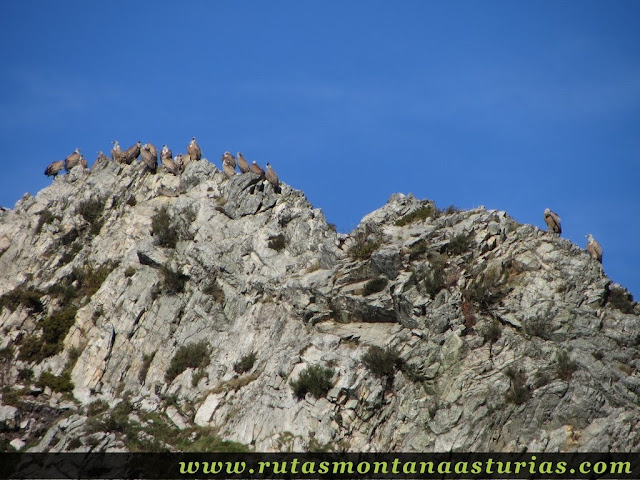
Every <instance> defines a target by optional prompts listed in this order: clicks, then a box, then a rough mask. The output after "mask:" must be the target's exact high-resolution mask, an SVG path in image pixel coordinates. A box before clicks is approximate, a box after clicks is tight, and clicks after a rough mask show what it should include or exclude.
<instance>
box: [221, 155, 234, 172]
mask: <svg viewBox="0 0 640 480" xmlns="http://www.w3.org/2000/svg"><path fill="white" fill-rule="evenodd" d="M225 163H226V164H227V165H229V166H230V167H231V168H233V171H234V172H235V170H236V159H235V157H234V156H233V155H231V154H230V153H229V152H224V153H223V154H222V165H223V166H224V164H225Z"/></svg>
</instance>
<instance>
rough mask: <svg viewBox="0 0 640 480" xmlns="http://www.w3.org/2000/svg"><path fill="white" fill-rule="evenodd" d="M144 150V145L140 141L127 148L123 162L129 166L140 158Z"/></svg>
mask: <svg viewBox="0 0 640 480" xmlns="http://www.w3.org/2000/svg"><path fill="white" fill-rule="evenodd" d="M141 149H142V143H141V142H140V140H138V143H136V144H135V145H132V146H130V147H129V148H127V151H126V152H124V154H123V155H122V162H123V163H126V164H127V165H131V163H132V162H133V161H134V160H136V159H137V158H138V157H139V156H140V150H141Z"/></svg>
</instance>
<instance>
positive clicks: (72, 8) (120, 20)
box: [0, 0, 640, 298]
mask: <svg viewBox="0 0 640 480" xmlns="http://www.w3.org/2000/svg"><path fill="white" fill-rule="evenodd" d="M639 18H640V2H637V1H616V2H590V1H549V2H544V1H536V2H525V1H521V2H513V1H492V2H490V1H486V2H478V1H470V2H466V1H446V2H444V1H443V2H435V1H432V2H430V1H403V2H391V1H386V2H382V1H374V0H362V1H355V0H350V1H348V2H342V1H322V2H320V1H311V0H309V1H302V2H301V1H294V0H291V1H270V2H258V1H252V2H248V1H188V2H168V1H154V2H129V1H109V2H87V1H83V2H77V1H65V2H51V1H39V2H34V1H22V0H21V1H20V2H9V1H4V2H0V65H2V67H1V68H2V72H1V73H2V75H0V111H1V112H2V115H0V146H1V147H2V151H3V154H4V155H3V160H2V163H3V169H4V175H3V176H2V177H1V178H0V205H4V206H13V204H14V203H15V202H16V201H17V200H18V199H19V198H20V197H21V196H22V195H23V194H24V193H25V192H27V191H28V192H30V193H32V194H35V193H36V192H37V191H38V190H40V189H41V188H43V187H44V186H46V185H48V184H49V183H50V182H51V180H50V179H47V178H46V177H45V176H44V175H43V174H42V172H43V171H44V168H45V167H46V165H47V164H49V163H50V162H52V161H55V160H58V159H62V158H64V157H65V156H66V155H67V154H68V153H70V152H71V151H73V150H74V149H75V148H76V147H80V148H82V149H83V151H84V153H85V155H86V156H87V157H88V159H89V160H90V161H93V160H94V159H95V157H96V152H97V151H98V150H103V151H105V152H108V151H109V150H110V146H111V145H110V143H109V142H110V141H111V140H113V139H118V140H119V141H120V143H121V144H122V145H123V146H125V147H126V146H128V145H130V144H132V143H134V142H136V141H137V140H142V141H143V142H152V143H154V144H156V145H157V146H161V145H162V144H163V143H166V144H168V145H169V147H170V148H172V150H173V151H174V153H178V152H181V151H185V149H186V148H185V147H186V145H187V143H188V141H189V139H190V138H191V137H192V136H194V135H195V136H196V137H197V138H198V143H199V144H200V146H201V147H202V150H203V154H204V156H205V157H207V158H209V159H210V160H212V161H214V163H216V164H218V165H220V156H221V154H222V153H223V152H224V151H225V150H229V151H231V152H233V153H235V152H237V151H242V152H243V153H244V154H245V157H247V158H248V159H249V161H251V160H256V161H258V162H259V163H261V164H263V165H264V163H266V162H270V163H271V164H272V165H273V167H274V168H275V169H276V171H277V172H278V173H279V175H280V178H281V179H282V180H283V181H285V182H287V183H289V184H290V185H292V186H294V187H295V188H298V189H301V190H303V191H304V192H305V193H306V194H307V196H308V197H309V199H310V200H311V201H312V202H313V204H314V205H315V206H317V207H320V208H322V209H323V210H324V212H325V214H326V216H327V219H328V221H330V222H333V223H335V224H337V226H338V229H339V230H340V231H350V230H351V229H352V228H354V227H355V226H356V225H357V224H358V222H359V220H360V218H361V217H362V216H363V215H365V214H366V213H368V212H370V211H372V210H374V209H375V208H377V207H379V206H381V205H382V204H384V202H385V201H386V199H387V198H388V197H389V195H390V194H392V193H394V192H404V193H409V192H411V193H413V194H415V195H416V196H417V197H421V198H429V199H433V200H435V201H436V203H437V204H438V205H440V206H442V207H446V206H448V205H450V204H454V205H456V206H458V207H461V208H472V207H475V206H478V205H485V206H486V207H487V208H496V209H501V210H506V211H507V212H508V213H509V214H510V215H512V216H513V217H514V218H515V219H516V220H518V221H520V222H523V223H531V224H533V225H537V226H539V227H544V221H543V218H542V212H543V210H544V208H545V207H549V208H551V209H552V210H554V211H556V212H557V213H558V214H559V215H560V216H561V217H562V219H563V228H564V231H565V233H564V235H563V236H565V237H567V238H570V239H571V240H572V241H574V242H575V243H577V244H578V245H580V246H584V245H585V243H586V239H585V237H584V236H585V235H586V234H587V233H592V234H593V235H594V236H595V238H596V239H597V240H598V241H599V242H600V243H601V244H602V246H603V248H604V268H605V271H606V272H607V274H608V275H609V276H610V277H611V278H612V279H613V280H614V281H616V282H620V283H622V284H623V285H625V286H627V287H628V288H629V289H630V290H631V291H632V293H634V294H635V296H636V298H638V297H640V274H639V273H638V272H640V250H639V249H638V244H639V242H638V240H637V239H638V236H639V235H640V222H639V219H640V215H639V214H638V212H639V211H640V188H639V187H640V185H639V184H640V29H639V28H638V27H637V21H638V19H639Z"/></svg>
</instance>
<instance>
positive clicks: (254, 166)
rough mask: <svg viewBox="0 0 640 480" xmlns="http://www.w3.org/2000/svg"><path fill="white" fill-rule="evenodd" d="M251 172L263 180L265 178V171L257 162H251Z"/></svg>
mask: <svg viewBox="0 0 640 480" xmlns="http://www.w3.org/2000/svg"><path fill="white" fill-rule="evenodd" d="M249 170H251V172H252V173H257V174H258V175H260V176H261V177H262V178H264V170H263V169H262V167H261V166H260V165H258V164H257V163H256V161H255V160H254V161H253V162H251V167H249Z"/></svg>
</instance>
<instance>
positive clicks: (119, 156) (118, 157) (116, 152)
mask: <svg viewBox="0 0 640 480" xmlns="http://www.w3.org/2000/svg"><path fill="white" fill-rule="evenodd" d="M111 143H113V148H112V149H111V158H113V161H114V162H118V163H122V162H123V160H124V152H123V151H122V148H120V144H119V143H118V141H117V140H114V141H112V142H111Z"/></svg>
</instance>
